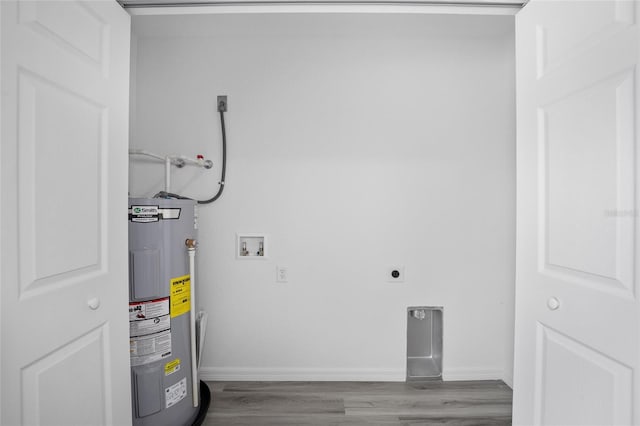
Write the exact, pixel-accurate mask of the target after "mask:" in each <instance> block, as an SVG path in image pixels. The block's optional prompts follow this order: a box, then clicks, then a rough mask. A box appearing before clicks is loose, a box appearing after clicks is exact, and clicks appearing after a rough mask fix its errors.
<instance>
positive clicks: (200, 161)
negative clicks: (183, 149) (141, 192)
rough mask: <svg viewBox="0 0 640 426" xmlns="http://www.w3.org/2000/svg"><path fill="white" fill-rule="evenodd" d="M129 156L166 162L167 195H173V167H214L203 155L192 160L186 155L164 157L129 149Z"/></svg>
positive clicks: (141, 150) (165, 180) (145, 151)
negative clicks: (188, 165)
mask: <svg viewBox="0 0 640 426" xmlns="http://www.w3.org/2000/svg"><path fill="white" fill-rule="evenodd" d="M129 155H143V156H146V157H151V158H155V159H157V160H161V161H163V162H164V190H165V192H167V193H171V166H172V165H173V166H176V167H178V168H182V167H184V166H185V165H186V164H191V165H194V166H197V167H203V168H205V169H210V168H211V167H213V162H212V161H211V160H205V159H204V157H203V156H202V155H198V157H197V158H190V157H186V156H184V155H166V156H162V155H159V154H156V153H154V152H150V151H147V150H146V149H133V148H132V149H129Z"/></svg>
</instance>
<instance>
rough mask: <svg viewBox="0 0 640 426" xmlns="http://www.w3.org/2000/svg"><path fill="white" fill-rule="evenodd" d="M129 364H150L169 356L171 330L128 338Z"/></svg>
mask: <svg viewBox="0 0 640 426" xmlns="http://www.w3.org/2000/svg"><path fill="white" fill-rule="evenodd" d="M129 353H130V354H131V366H133V367H135V366H138V365H145V364H150V363H152V362H155V361H158V360H160V359H164V358H167V357H170V356H171V330H166V331H162V332H160V333H156V334H151V335H148V336H140V337H132V338H131V339H129Z"/></svg>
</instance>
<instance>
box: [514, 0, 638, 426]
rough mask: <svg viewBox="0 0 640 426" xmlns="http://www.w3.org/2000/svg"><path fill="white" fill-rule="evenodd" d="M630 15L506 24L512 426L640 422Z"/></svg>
mask: <svg viewBox="0 0 640 426" xmlns="http://www.w3.org/2000/svg"><path fill="white" fill-rule="evenodd" d="M637 13H638V10H637V9H636V4H635V3H634V2H627V1H618V2H613V1H603V2H597V1H539V0H533V1H531V2H530V3H529V4H528V5H527V6H526V7H525V8H524V9H523V10H522V11H521V12H519V13H518V15H517V18H516V55H517V60H516V68H517V70H516V72H517V108H518V112H517V120H518V135H517V136H518V158H517V170H518V172H517V173H518V188H517V190H518V205H517V223H518V225H517V226H518V228H517V254H516V338H515V341H516V342H515V345H516V347H515V371H514V417H513V418H514V424H516V425H530V424H536V425H583V424H594V425H596V424H597V425H605V424H606V425H623V424H638V422H639V421H640V419H639V418H638V413H637V412H634V407H638V406H640V405H639V404H638V401H639V399H638V395H637V394H638V389H640V388H639V387H638V382H639V376H638V368H639V367H640V357H639V355H640V354H639V351H638V349H639V345H640V342H639V335H640V327H639V325H638V319H639V317H640V305H639V304H638V300H637V276H636V272H635V271H636V270H637V269H638V251H637V247H638V241H639V239H638V228H637V218H638V213H637V212H638V211H639V210H638V207H637V199H638V195H637V191H638V185H637V182H638V170H637V164H638V159H637V155H638V146H637V145H638V144H637V130H636V129H637V128H638V113H637V110H636V105H637V104H638V87H637V81H638V70H637V66H636V65H637V62H638V40H639V34H638V27H637V25H636V24H635V22H637ZM634 398H635V399H634Z"/></svg>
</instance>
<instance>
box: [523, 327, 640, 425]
mask: <svg viewBox="0 0 640 426" xmlns="http://www.w3.org/2000/svg"><path fill="white" fill-rule="evenodd" d="M536 340H537V342H536V344H537V347H538V353H537V354H536V360H537V365H536V369H537V372H536V379H537V381H538V382H537V383H536V392H535V413H536V418H535V421H534V423H535V424H543V425H546V424H561V425H576V426H581V425H584V426H586V425H593V426H603V425H609V424H611V425H613V424H618V425H628V424H631V421H632V414H633V411H632V402H631V396H632V389H633V386H632V385H633V371H632V370H631V368H629V367H628V366H626V365H624V364H621V363H620V362H617V361H616V360H613V359H611V358H609V357H607V356H604V355H602V354H601V353H600V352H597V351H595V350H593V348H590V347H588V346H585V345H583V344H582V343H580V342H578V341H576V340H574V339H572V338H570V337H568V336H566V335H564V334H562V333H559V332H557V331H554V330H552V329H550V328H548V327H546V326H544V325H542V324H538V329H537V336H536ZM559 400H560V401H562V404H558V403H557V401H559Z"/></svg>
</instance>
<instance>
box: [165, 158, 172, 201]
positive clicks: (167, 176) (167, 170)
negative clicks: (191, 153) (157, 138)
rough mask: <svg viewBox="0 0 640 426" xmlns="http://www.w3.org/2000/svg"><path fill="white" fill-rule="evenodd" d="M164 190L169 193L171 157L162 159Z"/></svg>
mask: <svg viewBox="0 0 640 426" xmlns="http://www.w3.org/2000/svg"><path fill="white" fill-rule="evenodd" d="M164 190H165V191H167V192H171V157H169V156H167V157H165V159H164Z"/></svg>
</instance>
